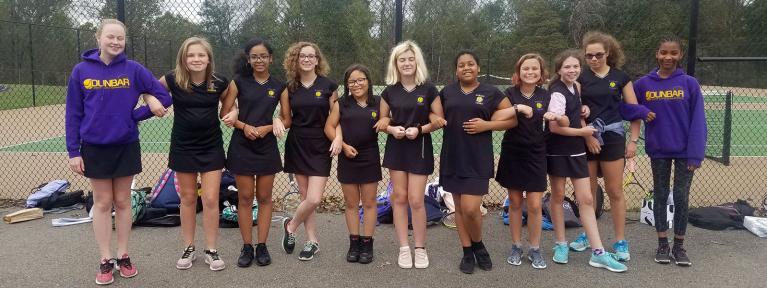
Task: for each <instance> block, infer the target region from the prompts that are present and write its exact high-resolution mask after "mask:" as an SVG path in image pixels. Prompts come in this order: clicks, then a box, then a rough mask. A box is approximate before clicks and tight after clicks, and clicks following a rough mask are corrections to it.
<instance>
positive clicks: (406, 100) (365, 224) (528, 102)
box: [66, 19, 706, 284]
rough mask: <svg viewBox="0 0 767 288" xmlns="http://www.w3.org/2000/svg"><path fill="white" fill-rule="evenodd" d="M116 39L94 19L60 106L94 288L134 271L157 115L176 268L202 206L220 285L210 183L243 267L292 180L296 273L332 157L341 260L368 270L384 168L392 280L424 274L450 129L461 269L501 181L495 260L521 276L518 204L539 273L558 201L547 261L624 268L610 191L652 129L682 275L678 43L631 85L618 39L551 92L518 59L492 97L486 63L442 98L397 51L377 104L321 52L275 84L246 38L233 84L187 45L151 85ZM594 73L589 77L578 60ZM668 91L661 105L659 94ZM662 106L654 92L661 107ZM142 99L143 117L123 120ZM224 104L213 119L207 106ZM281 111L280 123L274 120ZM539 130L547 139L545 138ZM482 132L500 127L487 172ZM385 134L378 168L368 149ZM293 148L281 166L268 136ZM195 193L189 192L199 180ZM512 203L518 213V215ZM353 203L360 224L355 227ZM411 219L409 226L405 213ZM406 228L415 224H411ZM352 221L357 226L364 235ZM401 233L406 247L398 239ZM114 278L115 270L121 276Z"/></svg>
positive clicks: (311, 53) (615, 195) (288, 223)
mask: <svg viewBox="0 0 767 288" xmlns="http://www.w3.org/2000/svg"><path fill="white" fill-rule="evenodd" d="M125 37H126V29H125V26H124V25H123V24H122V23H121V22H119V21H117V20H114V19H105V20H103V21H102V23H101V25H99V28H98V30H97V32H96V40H97V42H98V48H97V49H93V50H90V51H87V52H85V53H84V54H83V62H81V63H80V64H78V65H77V66H75V68H74V69H73V71H72V75H71V77H70V79H69V86H68V91H67V101H66V141H67V143H66V144H67V151H68V153H69V157H70V159H69V165H70V168H71V170H72V171H74V172H75V173H78V174H81V175H84V176H85V177H87V178H88V179H89V180H90V182H91V185H92V187H93V190H94V207H93V209H94V212H93V213H94V214H93V229H94V234H95V236H96V242H97V244H98V247H99V252H100V257H101V258H100V259H101V260H100V266H99V271H98V273H97V276H96V283H97V284H109V283H112V282H113V281H114V277H113V271H114V270H115V269H117V270H119V274H120V276H122V277H126V278H127V277H133V276H135V275H136V274H137V273H138V271H137V270H136V267H135V266H134V264H133V263H132V262H131V260H130V257H128V237H129V233H130V227H131V217H130V213H131V212H130V211H131V210H130V199H129V194H130V184H131V180H132V177H133V175H135V174H137V173H139V172H141V154H140V144H139V140H138V129H137V124H138V122H139V121H142V120H145V119H148V118H150V117H152V116H153V115H154V116H158V117H163V116H164V115H165V114H166V113H167V108H168V107H169V106H170V105H171V103H172V104H174V122H173V123H174V124H173V128H172V131H171V137H170V138H171V148H170V153H169V164H168V166H169V167H170V168H171V169H173V170H175V171H176V172H177V174H178V182H179V188H180V195H181V205H180V214H181V220H182V221H181V231H182V241H183V245H184V246H183V247H184V249H183V251H182V252H181V257H180V258H179V259H178V261H177V262H176V267H177V268H178V269H189V268H191V267H192V265H193V261H194V260H195V259H196V248H195V239H194V235H195V227H196V223H195V221H196V211H195V208H196V201H197V198H198V197H200V196H201V197H202V204H203V216H202V220H203V230H204V235H205V249H204V251H203V253H202V254H203V256H204V259H205V263H206V264H208V265H209V268H210V269H211V270H214V271H218V270H222V269H224V268H225V267H226V265H225V263H224V261H223V260H222V257H221V256H220V255H219V253H218V251H217V249H216V248H217V237H218V217H219V216H218V215H219V211H218V187H219V184H220V179H221V171H222V169H223V168H225V167H226V168H227V169H229V170H230V171H231V172H232V173H233V174H235V180H236V184H237V187H238V194H239V199H238V200H239V203H243V205H240V206H241V207H239V209H238V218H239V224H240V225H239V227H240V232H241V236H242V241H243V246H242V250H241V253H240V256H239V258H238V261H237V265H238V266H240V267H248V266H250V265H251V264H252V262H253V260H255V262H256V264H257V265H259V266H264V265H269V264H270V263H271V257H270V254H269V251H268V250H267V245H266V240H267V238H268V233H269V224H270V223H269V222H270V221H271V213H272V188H273V184H274V178H275V174H276V173H278V172H280V171H285V172H286V173H293V174H295V177H296V181H297V184H298V189H299V192H300V195H301V203H300V205H299V206H298V208H297V210H296V212H295V214H294V215H293V216H292V217H288V218H286V219H285V220H284V221H283V223H282V228H283V229H282V230H283V237H282V241H281V248H282V249H283V250H284V251H285V252H286V253H288V254H291V253H293V251H294V249H295V245H296V232H297V230H298V228H300V226H302V224H303V227H304V231H305V234H306V236H305V238H306V239H305V240H306V241H305V244H304V246H303V247H302V249H301V251H300V252H299V257H298V258H299V259H300V260H311V259H313V257H314V256H315V255H316V254H317V253H318V252H319V250H320V249H319V247H320V245H319V239H318V237H317V231H316V230H317V227H316V219H315V218H316V215H315V210H316V208H317V206H318V205H319V204H320V200H321V198H322V194H323V192H324V190H325V184H326V183H327V180H328V177H329V175H330V169H331V159H332V157H335V156H337V157H338V173H337V174H338V180H339V182H341V184H342V191H343V195H344V199H345V205H346V213H345V217H346V224H347V228H348V231H349V249H348V252H347V254H346V260H347V261H349V262H359V263H370V262H372V261H373V258H374V252H373V235H374V232H375V224H376V188H377V186H378V182H379V181H380V180H381V179H382V175H381V167H386V168H388V169H389V175H390V177H391V182H392V186H393V192H392V194H391V201H392V208H393V220H394V226H395V231H396V237H397V241H398V244H399V253H398V256H397V264H398V266H399V267H401V268H412V267H415V268H427V267H428V266H429V257H428V254H427V250H426V211H425V208H424V196H423V191H424V188H425V186H426V181H427V177H428V175H430V174H432V173H433V171H434V155H433V154H434V153H433V147H432V138H431V135H430V133H431V132H433V131H436V130H438V129H444V140H443V147H442V152H441V154H440V168H439V170H440V171H439V173H440V185H442V187H443V188H444V189H445V190H446V191H449V192H451V193H453V199H454V202H455V207H456V213H455V215H456V223H457V227H458V234H459V239H460V243H461V245H462V247H463V257H462V258H461V261H460V264H459V269H460V271H462V272H464V273H473V272H474V269H475V266H476V267H479V268H480V269H482V270H491V269H492V261H491V258H490V253H488V251H487V249H486V248H485V246H484V244H483V242H482V216H481V213H480V206H481V202H482V196H483V195H485V194H487V193H488V189H489V188H488V187H489V180H490V178H493V177H495V178H496V181H498V183H500V184H501V186H503V187H505V188H507V189H508V194H509V199H510V202H511V207H510V215H511V216H510V217H511V223H512V224H511V225H510V230H511V239H512V247H511V251H510V254H509V256H508V258H507V262H508V263H509V264H511V265H520V264H521V263H522V261H523V253H524V252H523V250H522V240H521V237H522V236H521V233H522V215H521V209H522V205H524V204H525V203H526V205H527V211H528V220H527V223H528V237H529V250H528V253H527V258H528V259H529V260H530V261H531V262H532V266H533V267H534V268H539V269H542V268H546V261H545V260H544V258H543V256H542V252H541V244H540V235H541V219H542V213H541V201H542V200H541V199H542V194H543V191H545V190H546V188H547V178H546V176H547V175H548V176H549V183H550V186H551V191H552V195H553V196H552V205H551V206H552V207H551V211H552V221H553V224H554V227H555V235H556V244H555V245H554V256H553V260H554V262H556V263H563V264H564V263H567V262H568V251H569V250H571V249H572V250H575V251H583V250H585V249H587V248H589V247H590V248H591V250H592V256H591V259H590V261H589V264H590V265H592V266H595V267H602V268H606V269H608V270H610V271H614V272H622V271H626V269H627V268H626V266H625V265H624V264H623V263H621V262H622V261H628V260H629V258H630V256H629V250H628V242H627V241H626V240H625V236H624V232H623V231H624V226H625V221H624V219H625V201H624V197H623V192H622V191H621V189H622V188H621V185H620V184H621V178H622V177H621V175H622V170H623V165H624V159H626V158H632V157H634V155H635V153H636V144H637V141H638V139H639V126H640V124H641V123H640V122H641V121H642V120H644V121H645V122H646V129H645V135H646V140H645V141H646V143H647V145H646V150H647V153H648V155H649V156H650V158H651V160H652V171H653V177H654V179H655V187H654V188H655V189H654V190H655V191H656V193H655V201H656V203H657V204H656V205H655V207H656V210H659V211H655V216H656V223H659V224H658V225H657V226H656V229H657V231H658V239H659V246H658V249H657V251H656V252H657V253H656V254H657V255H656V257H655V261H656V262H659V263H670V262H671V261H672V259H673V261H675V262H676V264H678V265H690V264H691V262H690V260H689V258H688V257H687V256H686V251H685V249H684V248H683V239H684V233H685V225H684V224H685V223H686V214H687V213H686V210H687V199H688V194H689V189H690V183H691V179H692V175H693V171H694V170H695V169H696V168H698V167H700V164H701V161H702V159H703V149H704V147H705V137H706V128H705V116H704V115H703V105H702V97H701V93H700V87H699V86H698V84H697V82H696V81H695V79H694V78H692V77H689V76H686V75H684V73H683V72H682V71H681V69H680V68H678V66H679V63H680V61H681V59H682V55H683V54H682V44H681V41H679V40H678V39H676V38H666V39H664V40H662V41H661V42H660V47H659V49H658V52H657V53H656V58H657V60H658V65H659V68H658V69H656V70H653V71H652V72H650V74H648V76H646V77H643V78H642V79H640V80H639V81H637V85H636V86H633V85H632V83H631V81H630V79H629V77H628V75H627V74H626V73H625V72H622V71H621V70H619V67H620V65H621V64H622V61H623V55H622V51H621V48H620V45H619V44H618V42H617V41H615V39H614V38H612V36H609V35H606V34H603V33H598V32H594V33H588V34H587V35H586V36H585V37H584V41H583V47H584V51H578V50H567V51H565V52H563V53H561V54H560V55H559V56H557V57H556V59H555V65H554V66H555V69H554V72H555V73H554V74H555V76H554V79H553V80H552V81H551V82H550V83H549V86H548V91H547V90H545V89H543V87H542V84H544V83H546V79H547V78H548V75H547V72H546V71H547V69H546V65H545V62H544V61H543V59H542V58H541V56H539V55H538V54H526V55H523V56H522V57H521V58H520V59H519V61H517V63H516V65H515V66H514V75H513V80H512V84H513V85H512V86H511V87H509V88H508V89H507V90H506V91H504V92H501V91H500V90H498V89H497V88H495V86H493V85H489V84H485V83H480V82H479V81H478V75H479V73H480V58H479V57H477V55H476V54H475V53H474V52H472V51H469V50H465V51H461V52H459V53H458V54H457V56H456V58H455V62H454V65H455V76H456V80H457V81H455V82H453V83H450V84H448V85H446V86H445V87H444V88H443V89H441V91H438V89H437V87H436V86H435V85H434V84H432V83H430V82H428V81H427V79H428V70H427V68H426V64H425V62H424V56H423V53H422V52H421V50H420V48H419V47H418V46H417V45H416V44H415V43H414V42H412V41H405V42H402V43H400V44H398V45H397V46H396V47H394V48H393V49H392V52H391V55H390V57H389V59H388V62H387V72H386V79H385V81H386V84H387V86H386V88H385V89H384V91H383V92H382V93H381V97H380V98H379V97H374V95H373V92H372V79H371V77H370V72H369V71H368V69H367V68H366V67H365V66H363V65H359V64H355V65H352V66H350V67H349V68H347V69H346V71H345V72H344V79H343V83H342V85H343V86H344V89H343V91H344V93H343V95H342V97H340V98H339V97H338V94H337V92H336V90H337V88H338V84H336V82H334V81H332V80H330V79H329V78H327V74H328V72H329V65H328V62H327V59H326V58H325V57H324V56H323V54H322V52H321V51H320V48H319V47H318V46H317V45H315V44H313V43H309V42H298V43H295V44H293V45H292V46H290V47H289V48H288V51H287V52H286V54H285V57H284V62H283V67H284V68H285V71H286V78H287V83H284V82H281V81H280V80H278V79H276V78H275V77H273V76H272V75H271V74H270V72H269V71H270V65H271V64H272V62H273V53H274V51H273V49H272V47H271V46H270V45H269V43H268V42H266V41H264V40H262V39H258V38H255V39H252V40H251V41H249V42H248V43H247V44H246V45H245V46H244V47H243V48H244V49H243V50H242V51H241V53H239V55H238V56H237V59H236V67H235V69H236V71H235V76H234V78H233V79H232V80H228V79H226V78H225V77H224V76H222V75H220V74H218V73H216V72H214V71H215V70H214V68H215V67H214V63H213V51H212V49H211V46H210V44H209V43H208V42H207V41H206V40H205V39H202V38H198V37H192V38H189V39H186V41H184V42H183V44H182V45H181V47H180V49H179V52H178V57H177V58H176V67H175V69H174V70H173V71H171V72H170V73H168V74H166V75H164V76H162V77H161V78H160V79H159V80H157V79H155V78H154V77H152V74H151V73H150V72H149V71H148V70H147V69H146V68H144V67H142V66H141V65H140V64H138V63H136V62H133V61H131V60H127V59H126V57H125V53H124V48H125ZM584 54H585V55H586V59H585V63H586V64H588V69H583V73H581V70H582V68H581V67H582V65H583V63H584V59H583V58H582V56H581V55H584ZM668 91H672V92H673V93H670V92H668ZM659 95H661V96H659ZM139 98H142V99H143V100H144V103H146V105H143V106H140V107H139V108H135V107H136V105H137V103H138V100H139ZM219 103H220V107H221V108H220V109H219ZM278 105H279V107H280V108H279V112H278V114H277V115H278V116H276V117H274V115H275V111H276V110H277V106H278ZM623 120H630V121H631V125H630V129H629V143H628V145H627V146H626V145H624V142H625V134H626V132H625V131H624V130H623V124H622V121H623ZM220 122H223V123H224V124H225V125H226V126H228V127H233V128H234V132H233V133H232V138H231V141H230V145H229V150H228V151H227V152H225V151H224V145H223V139H222V131H221V129H220V128H219V123H220ZM544 127H545V128H544ZM492 131H506V132H505V134H504V137H503V141H502V143H501V147H502V148H501V155H500V160H499V164H498V171H497V173H496V174H495V175H494V155H493V149H492ZM379 132H384V133H386V134H388V136H387V140H386V146H385V151H384V157H383V163H382V164H381V159H380V151H379V147H378V141H377V138H378V137H377V135H378V133H379ZM286 134H287V137H286V140H285V158H284V167H283V161H282V159H281V158H280V153H279V150H278V148H277V138H278V137H283V136H285V135H286ZM672 162H673V163H676V164H675V165H676V166H675V169H674V171H675V172H674V173H675V177H674V189H673V193H674V202H675V203H674V204H675V205H676V207H677V208H676V209H677V213H675V216H674V234H675V235H674V245H673V248H671V247H669V244H668V238H667V237H668V236H667V233H666V230H667V227H665V226H664V224H665V223H666V222H665V221H664V220H665V219H664V218H665V216H666V214H665V212H664V211H665V210H663V208H657V207H665V205H664V204H665V202H666V199H667V196H668V194H669V193H670V189H669V182H670V180H669V179H670V174H671V165H672ZM598 175H601V176H603V177H604V178H605V185H606V190H607V194H608V196H609V197H610V201H611V207H612V209H611V213H612V216H613V223H614V224H613V225H614V231H615V239H616V240H617V242H616V243H615V244H614V245H613V249H614V253H611V252H607V251H605V248H604V246H603V245H602V242H601V240H600V236H599V232H598V229H597V222H596V217H595V215H594V210H595V209H594V204H593V198H594V193H595V191H596V189H594V188H595V187H596V185H595V184H596V179H597V176H598ZM566 178H570V179H571V181H572V183H573V186H574V187H575V195H576V198H577V200H578V203H579V206H580V211H581V213H580V217H581V222H582V224H583V226H584V230H585V233H582V234H581V235H579V236H578V238H577V239H576V240H575V241H574V242H572V243H569V244H568V243H567V241H566V239H565V232H564V222H563V221H564V220H563V209H562V202H563V199H564V186H565V181H566ZM198 179H199V180H200V183H201V192H199V195H200V196H198V191H197V190H198V189H197V180H198ZM254 197H255V198H256V201H257V202H258V206H259V211H258V229H257V231H258V232H257V239H256V241H255V247H254V241H253V236H252V233H253V232H252V230H253V229H252V225H251V224H252V223H251V221H250V219H251V214H252V210H251V205H249V204H248V203H252V202H253V198H254ZM523 199H524V202H523ZM360 203H362V207H363V210H364V218H363V219H362V221H360V219H359V217H358V216H357V210H358V206H359V204H360ZM113 206H114V210H115V214H116V217H115V218H116V220H115V228H116V230H117V255H118V257H117V258H113V257H112V252H111V247H110V235H111V233H110V231H109V230H110V227H109V218H110V212H111V210H112V208H113ZM408 210H410V211H411V212H410V214H411V216H410V217H408ZM409 218H410V219H409ZM360 222H361V223H360ZM409 225H411V226H412V229H413V233H412V234H413V238H414V239H413V240H414V241H413V242H414V243H413V244H414V245H413V248H412V249H411V246H410V241H409V237H408V226H409ZM115 265H116V266H117V267H116V268H115Z"/></svg>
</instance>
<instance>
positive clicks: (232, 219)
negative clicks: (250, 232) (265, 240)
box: [218, 199, 258, 228]
mask: <svg viewBox="0 0 767 288" xmlns="http://www.w3.org/2000/svg"><path fill="white" fill-rule="evenodd" d="M224 204H225V205H226V207H225V208H224V209H223V210H221V217H220V220H219V222H218V223H219V224H218V226H219V227H221V228H239V227H240V223H239V222H238V220H239V219H238V215H237V205H234V204H230V203H229V202H226V203H224ZM251 207H252V211H251V214H252V218H253V225H252V226H256V225H257V224H258V200H256V199H253V204H252V206H251Z"/></svg>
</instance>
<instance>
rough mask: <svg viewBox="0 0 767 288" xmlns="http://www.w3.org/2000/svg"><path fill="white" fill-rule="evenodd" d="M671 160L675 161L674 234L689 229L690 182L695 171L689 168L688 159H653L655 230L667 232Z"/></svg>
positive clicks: (680, 233)
mask: <svg viewBox="0 0 767 288" xmlns="http://www.w3.org/2000/svg"><path fill="white" fill-rule="evenodd" d="M671 162H674V188H673V190H674V234H675V235H679V236H684V233H685V231H687V210H688V208H689V205H690V201H689V199H690V184H691V183H692V176H693V174H694V173H693V172H692V171H690V170H687V159H651V160H650V163H651V164H650V165H651V166H652V177H653V189H654V192H653V201H654V202H655V203H654V206H653V214H654V216H655V231H658V232H666V230H668V224H667V223H666V221H667V220H666V204H667V202H668V194H669V193H670V190H671V189H670V188H669V185H670V182H671Z"/></svg>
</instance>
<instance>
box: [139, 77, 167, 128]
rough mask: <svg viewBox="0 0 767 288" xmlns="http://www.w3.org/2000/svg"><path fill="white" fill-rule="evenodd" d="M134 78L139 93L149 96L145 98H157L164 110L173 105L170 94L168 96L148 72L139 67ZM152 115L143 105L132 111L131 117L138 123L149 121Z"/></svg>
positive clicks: (164, 89) (165, 90)
mask: <svg viewBox="0 0 767 288" xmlns="http://www.w3.org/2000/svg"><path fill="white" fill-rule="evenodd" d="M136 76H137V79H136V82H138V83H137V85H138V90H139V91H138V92H139V93H142V94H149V96H147V97H154V98H157V100H159V101H160V103H161V104H162V107H164V108H168V107H170V105H171V104H173V100H172V99H171V97H170V94H168V90H167V89H166V88H165V87H163V85H162V84H160V81H159V80H157V79H155V78H154V76H153V75H152V73H151V72H149V70H147V69H146V68H144V67H143V66H141V67H140V69H138V71H137V75H136ZM152 115H153V114H152V111H151V110H150V109H149V107H148V106H147V105H144V106H141V107H139V108H136V109H134V110H133V114H132V115H131V116H132V117H133V120H134V121H136V122H138V121H142V120H146V119H149V118H150V117H152Z"/></svg>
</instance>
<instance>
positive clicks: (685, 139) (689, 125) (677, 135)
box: [634, 68, 707, 166]
mask: <svg viewBox="0 0 767 288" xmlns="http://www.w3.org/2000/svg"><path fill="white" fill-rule="evenodd" d="M634 92H635V93H636V96H637V100H638V101H639V104H642V105H644V106H646V107H647V108H649V109H650V110H651V111H653V112H655V115H656V118H655V120H653V121H652V122H650V123H645V143H646V147H645V148H646V150H647V154H648V155H650V158H684V159H687V163H688V164H689V165H694V166H700V163H701V162H702V161H703V156H704V155H705V151H706V133H707V132H706V115H705V112H704V107H703V95H702V94H701V92H700V85H699V84H698V81H697V80H695V78H693V77H691V76H688V75H687V74H684V72H683V71H682V69H681V68H677V69H676V71H674V73H672V74H671V76H669V77H668V78H666V79H663V78H661V77H660V76H658V69H657V68H656V69H655V70H653V71H652V72H650V73H649V74H647V75H646V76H644V77H642V78H641V79H639V80H637V81H636V82H634Z"/></svg>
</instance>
